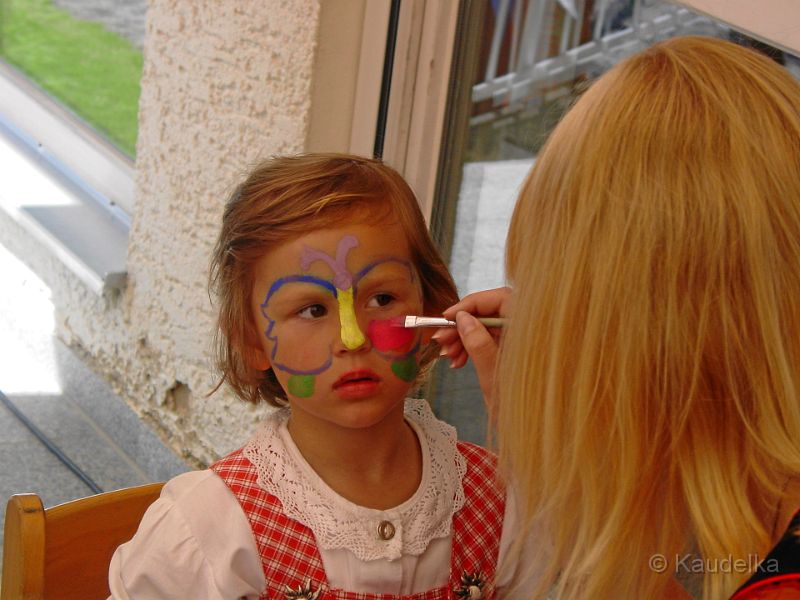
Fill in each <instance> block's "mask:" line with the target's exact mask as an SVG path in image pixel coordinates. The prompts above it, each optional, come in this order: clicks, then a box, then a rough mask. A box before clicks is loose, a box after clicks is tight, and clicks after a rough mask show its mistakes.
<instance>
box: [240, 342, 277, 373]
mask: <svg viewBox="0 0 800 600" xmlns="http://www.w3.org/2000/svg"><path fill="white" fill-rule="evenodd" d="M246 359H247V364H248V366H249V367H250V368H252V369H256V370H257V371H266V370H267V369H269V368H270V366H272V365H271V363H270V360H269V357H268V356H267V353H266V351H265V350H264V349H263V348H260V347H258V346H248V347H247V356H246Z"/></svg>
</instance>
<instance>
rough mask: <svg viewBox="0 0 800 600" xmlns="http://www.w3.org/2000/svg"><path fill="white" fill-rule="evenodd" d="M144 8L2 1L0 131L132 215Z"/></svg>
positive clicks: (58, 0) (137, 0)
mask: <svg viewBox="0 0 800 600" xmlns="http://www.w3.org/2000/svg"><path fill="white" fill-rule="evenodd" d="M145 11H146V0H133V1H129V2H122V1H116V2H101V1H99V0H84V1H78V0H0V58H2V67H3V68H2V72H0V75H1V76H2V82H0V84H1V85H2V93H0V117H2V119H3V124H4V125H6V130H9V129H11V130H12V131H14V132H15V133H17V134H18V136H21V137H22V138H23V139H24V140H27V141H30V142H32V143H33V144H35V145H36V147H37V148H38V149H39V151H40V153H42V154H43V155H44V156H46V157H47V158H51V159H52V160H53V162H55V163H58V164H59V168H61V169H62V170H64V171H70V172H72V173H74V175H75V176H76V177H77V178H79V179H81V180H82V181H83V182H84V183H85V184H87V185H88V186H90V187H91V188H93V189H94V190H95V191H97V192H98V193H99V194H101V195H103V196H104V197H105V198H107V199H108V201H109V202H110V203H111V204H112V205H113V204H116V205H119V206H121V207H122V208H123V209H124V210H126V211H127V212H128V213H130V212H131V210H132V203H133V186H132V167H133V160H132V159H133V156H134V154H135V147H136V135H137V129H138V103H139V80H140V78H141V73H142V43H143V40H144V15H145ZM6 133H8V131H6Z"/></svg>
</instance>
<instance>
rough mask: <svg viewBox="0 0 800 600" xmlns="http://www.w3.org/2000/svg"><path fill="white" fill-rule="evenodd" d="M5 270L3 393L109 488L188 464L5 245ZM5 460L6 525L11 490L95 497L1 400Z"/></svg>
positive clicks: (0, 253)
mask: <svg viewBox="0 0 800 600" xmlns="http://www.w3.org/2000/svg"><path fill="white" fill-rule="evenodd" d="M2 242H3V240H2V239H0V244H2ZM0 274H2V285H0V391H2V393H3V394H4V395H5V397H6V398H7V399H8V400H9V401H10V402H11V403H12V404H13V405H14V406H15V407H16V408H17V409H18V410H19V411H20V412H21V413H22V414H23V415H24V416H25V417H26V418H27V419H29V420H30V421H31V422H32V423H33V424H34V426H35V427H37V428H38V429H39V430H40V431H41V432H42V433H43V434H44V435H45V436H46V437H47V438H48V439H49V440H50V441H52V442H53V443H54V444H55V445H56V447H58V448H59V449H60V450H61V451H62V452H63V453H64V455H66V456H67V457H68V458H69V459H70V460H71V461H72V462H73V463H74V464H75V465H76V466H77V467H78V468H79V469H80V470H81V471H82V472H83V473H85V475H86V476H88V478H89V479H91V480H92V481H93V482H95V483H96V484H97V486H99V487H100V488H101V489H102V490H103V491H105V490H112V489H118V488H121V487H127V486H132V485H139V484H142V483H147V482H151V481H163V480H166V479H168V478H170V477H172V476H173V475H176V474H178V473H180V472H183V471H185V470H187V469H188V467H187V465H185V464H184V463H183V462H182V461H181V460H180V459H178V458H177V457H176V456H175V455H174V453H173V452H172V451H171V450H169V449H168V448H167V447H166V446H165V445H164V444H163V443H162V442H161V441H160V440H159V439H158V438H157V437H156V435H155V434H154V433H153V432H152V431H151V430H149V429H148V428H147V427H146V426H145V425H144V424H143V423H142V422H141V421H140V420H139V418H138V417H137V415H136V414H135V413H134V412H133V411H132V410H131V409H130V408H129V407H128V406H127V405H126V404H125V403H124V402H123V401H122V400H121V399H120V398H119V397H117V396H116V395H115V394H114V392H113V391H112V390H111V389H110V388H109V386H108V385H107V384H106V383H105V382H104V381H102V380H101V379H100V378H99V377H98V376H97V375H95V374H94V373H93V372H92V370H91V369H90V368H89V367H87V366H86V365H85V364H84V362H83V361H82V360H81V359H80V358H79V357H78V356H77V355H76V354H75V353H74V352H73V351H72V350H71V349H70V348H68V347H67V346H65V345H64V344H63V343H62V342H61V341H60V340H58V339H57V338H56V337H55V336H54V333H53V326H54V319H53V303H52V301H51V299H50V290H49V289H48V288H47V286H46V285H45V284H44V283H43V282H42V281H41V280H40V279H39V278H38V277H37V276H36V275H35V274H34V273H33V272H32V271H30V269H28V267H27V266H25V264H23V262H22V261H20V260H19V259H18V258H17V257H16V256H14V255H13V254H11V253H10V252H9V251H8V250H7V249H6V248H5V247H4V246H2V245H0ZM0 465H2V466H0V500H2V503H3V504H2V507H3V510H2V514H0V524H2V521H4V519H5V508H4V507H5V501H6V500H7V498H8V497H9V496H10V495H12V494H15V493H21V492H35V493H37V494H39V495H40V496H41V497H42V500H43V502H44V504H45V506H52V505H55V504H58V503H61V502H65V501H67V500H72V499H74V498H79V497H82V496H88V495H90V494H92V490H91V488H90V487H89V486H88V485H87V484H86V483H84V481H83V480H82V479H81V478H79V477H78V476H77V475H76V474H75V473H74V472H73V471H71V470H70V469H69V468H67V467H66V466H65V465H64V464H63V463H62V462H61V461H60V460H59V459H58V458H57V457H56V456H55V454H53V453H52V452H51V451H49V450H48V449H47V447H46V446H45V445H44V444H43V443H42V442H41V441H40V440H39V439H37V438H36V437H35V436H34V435H33V434H32V433H31V432H30V430H29V429H28V428H27V427H26V426H25V425H24V424H23V422H22V421H21V420H20V419H19V418H18V417H16V416H15V415H14V414H13V412H12V411H11V410H9V408H8V407H7V406H6V405H5V404H3V403H2V402H0ZM1 535H2V533H0V536H1ZM0 539H1V538H0ZM1 552H2V550H0V560H1V559H2V554H1Z"/></svg>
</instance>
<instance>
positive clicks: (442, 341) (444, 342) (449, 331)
mask: <svg viewBox="0 0 800 600" xmlns="http://www.w3.org/2000/svg"><path fill="white" fill-rule="evenodd" d="M431 339H432V340H433V341H434V342H436V343H437V344H439V345H440V346H441V347H442V348H444V347H446V346H450V345H451V344H454V343H456V342H458V343H459V344H460V343H461V338H460V337H458V331H457V330H456V329H454V328H449V327H440V328H439V329H437V330H436V332H435V333H434V334H433V335H432V336H431Z"/></svg>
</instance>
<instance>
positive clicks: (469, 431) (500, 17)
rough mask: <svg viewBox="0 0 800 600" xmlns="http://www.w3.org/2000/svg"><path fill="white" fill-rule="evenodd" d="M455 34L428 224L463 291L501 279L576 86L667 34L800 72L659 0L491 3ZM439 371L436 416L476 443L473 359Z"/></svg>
mask: <svg viewBox="0 0 800 600" xmlns="http://www.w3.org/2000/svg"><path fill="white" fill-rule="evenodd" d="M459 31H460V34H457V35H456V38H455V39H456V40H458V41H457V42H456V44H455V49H454V58H453V64H454V65H459V70H454V71H453V74H452V75H451V78H452V81H451V83H453V85H452V86H451V94H450V100H449V106H448V111H447V112H448V114H450V115H452V119H451V121H450V123H449V125H448V127H446V128H445V130H444V134H443V135H444V141H443V144H442V148H443V150H442V154H443V156H447V157H448V161H440V163H439V164H440V167H441V166H442V165H445V166H446V165H447V164H448V162H449V165H450V167H449V168H444V169H441V168H440V171H439V173H438V182H437V194H436V203H435V204H434V207H433V219H432V224H433V227H434V231H435V233H436V235H437V237H438V239H440V240H442V242H443V243H444V247H445V248H446V249H449V253H450V268H451V271H452V273H453V276H454V277H455V279H456V283H457V285H458V287H459V293H460V294H462V295H464V294H468V293H470V292H473V291H477V290H481V289H486V288H491V287H497V286H500V285H503V284H504V283H505V274H504V271H503V264H504V251H505V237H506V232H507V229H508V223H509V221H510V218H511V212H512V209H513V206H514V203H515V200H516V196H517V193H518V190H519V187H520V185H521V183H522V180H523V178H524V177H525V175H526V174H527V173H528V171H529V170H530V168H531V166H532V165H533V163H534V161H535V160H536V154H537V152H538V151H539V148H540V147H541V145H542V143H543V142H544V140H545V139H546V138H547V135H548V134H549V132H550V131H551V130H552V128H553V127H554V125H555V124H556V123H557V122H558V120H559V119H560V117H561V115H562V114H563V113H564V111H565V110H566V108H567V107H568V106H569V105H570V104H571V102H572V101H573V100H574V99H575V97H576V95H578V94H580V92H581V90H582V89H583V88H584V87H585V86H586V84H587V82H589V81H591V80H592V79H594V78H596V77H597V76H598V75H600V74H602V73H603V72H605V71H606V70H608V69H609V68H610V67H611V66H612V65H614V64H616V63H617V62H618V61H620V60H621V59H623V58H624V57H626V56H628V55H630V54H632V53H635V52H637V51H638V50H641V49H643V48H645V47H646V46H648V45H650V44H653V43H655V42H656V41H659V40H661V39H665V38H668V37H673V36H678V35H708V36H716V37H723V38H728V39H731V40H734V41H737V42H739V43H742V44H747V45H753V46H756V47H758V48H759V49H761V50H762V51H765V52H768V53H769V54H770V55H771V56H772V57H773V58H774V59H775V60H778V61H780V62H782V63H783V64H784V65H786V66H787V68H789V69H790V70H793V71H795V72H798V70H800V69H798V66H800V63H798V61H797V58H796V57H795V56H793V55H792V54H789V53H787V52H786V51H784V50H779V49H776V48H772V47H770V46H768V45H767V44H764V43H763V42H759V41H756V40H755V39H753V38H751V37H748V36H746V35H744V34H741V33H738V32H737V31H735V30H733V29H731V28H730V27H729V26H728V25H726V24H724V23H722V22H721V21H718V20H716V19H713V18H711V17H709V16H707V15H705V14H701V13H698V12H694V11H692V10H690V9H688V8H686V7H684V6H681V5H677V4H674V3H670V2H666V1H664V0H491V1H490V0H486V1H484V2H476V3H475V6H473V8H472V9H471V10H470V11H468V12H467V13H465V15H464V16H463V18H462V19H461V20H460V23H459ZM475 32H477V33H475ZM470 74H472V75H473V76H472V77H470ZM459 80H460V81H461V84H460V85H461V89H460V90H459V83H458V82H459ZM442 367H444V368H442ZM434 379H435V381H434V395H433V404H434V408H435V409H436V411H437V414H438V415H439V416H440V417H442V418H444V419H445V420H447V421H449V422H451V423H453V424H456V425H457V426H458V428H459V433H460V435H461V436H462V437H463V438H464V439H467V440H472V441H477V442H482V441H483V440H484V435H485V431H486V422H485V418H484V417H483V415H484V410H483V399H482V396H481V394H480V389H479V388H478V385H477V380H476V378H475V375H474V372H473V371H471V367H469V368H467V369H462V370H461V371H456V372H453V371H451V370H449V369H447V368H446V366H444V365H440V368H439V369H438V370H437V373H436V376H435V378H434Z"/></svg>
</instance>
